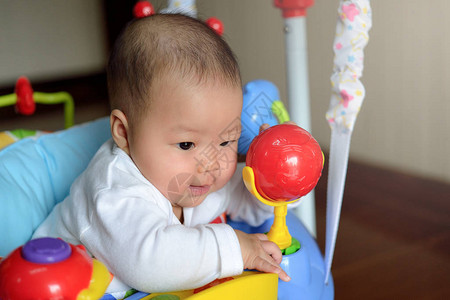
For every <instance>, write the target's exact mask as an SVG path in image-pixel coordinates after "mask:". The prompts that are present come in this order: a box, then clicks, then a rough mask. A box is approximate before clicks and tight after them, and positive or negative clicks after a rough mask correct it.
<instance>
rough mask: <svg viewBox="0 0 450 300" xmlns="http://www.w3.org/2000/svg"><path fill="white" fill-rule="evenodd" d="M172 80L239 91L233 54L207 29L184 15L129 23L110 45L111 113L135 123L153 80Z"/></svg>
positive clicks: (144, 108) (143, 109)
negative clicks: (173, 77)
mask: <svg viewBox="0 0 450 300" xmlns="http://www.w3.org/2000/svg"><path fill="white" fill-rule="evenodd" d="M171 75H177V76H179V77H180V78H182V79H186V80H188V81H189V82H192V83H202V82H206V81H209V80H213V81H214V82H220V83H221V84H224V85H228V86H230V87H234V86H237V87H239V88H240V87H241V77H240V73H239V67H238V63H237V61H236V58H235V56H234V54H233V52H232V51H231V49H230V47H229V46H228V44H227V43H226V42H225V41H224V40H223V39H222V38H221V37H220V36H219V35H217V34H216V33H215V32H214V31H213V30H212V29H211V28H209V27H208V26H207V25H205V24H204V23H203V22H201V21H198V20H196V19H193V18H190V17H187V16H183V15H177V14H166V15H164V14H159V15H158V14H157V15H153V16H150V17H145V18H141V19H135V20H133V21H131V22H130V23H129V24H128V25H127V27H126V28H125V29H124V31H123V32H122V33H121V34H120V36H119V37H118V39H117V41H116V43H115V45H114V48H113V51H112V53H111V56H110V58H109V63H108V69H107V77H108V92H109V98H110V105H111V109H116V108H117V109H120V110H122V111H123V112H124V113H125V115H126V116H127V118H128V119H131V120H139V119H140V118H141V117H142V115H143V114H144V113H145V112H146V111H147V110H148V108H149V106H150V104H151V93H152V87H153V83H154V82H155V80H156V79H158V78H159V79H161V77H163V76H166V77H165V78H164V80H170V76H171Z"/></svg>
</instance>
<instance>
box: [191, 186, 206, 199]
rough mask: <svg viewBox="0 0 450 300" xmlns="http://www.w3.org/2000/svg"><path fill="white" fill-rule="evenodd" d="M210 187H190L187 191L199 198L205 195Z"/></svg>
mask: <svg viewBox="0 0 450 300" xmlns="http://www.w3.org/2000/svg"><path fill="white" fill-rule="evenodd" d="M210 188H211V186H210V185H190V186H189V191H190V193H191V195H192V196H194V197H199V196H203V195H205V194H207V193H208V192H209V190H210Z"/></svg>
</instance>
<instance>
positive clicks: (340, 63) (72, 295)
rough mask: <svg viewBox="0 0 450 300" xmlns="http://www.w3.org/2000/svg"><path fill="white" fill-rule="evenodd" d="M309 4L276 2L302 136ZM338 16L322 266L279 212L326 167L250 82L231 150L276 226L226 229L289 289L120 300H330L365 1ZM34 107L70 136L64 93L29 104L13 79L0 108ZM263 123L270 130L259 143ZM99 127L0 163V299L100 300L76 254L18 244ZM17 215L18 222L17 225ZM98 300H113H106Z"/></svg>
mask: <svg viewBox="0 0 450 300" xmlns="http://www.w3.org/2000/svg"><path fill="white" fill-rule="evenodd" d="M313 2H314V1H313V0H285V1H278V0H274V4H275V6H277V7H279V8H281V9H282V12H283V17H284V18H285V33H286V55H287V69H288V70H287V71H288V81H289V82H288V96H289V99H288V100H289V101H288V102H289V108H290V111H291V116H292V119H293V120H294V121H295V122H296V123H298V124H299V125H300V126H301V127H303V128H305V129H306V130H309V104H308V101H309V100H308V98H309V95H308V84H307V83H308V82H307V68H306V66H307V59H306V47H305V45H306V43H305V41H304V40H305V37H306V34H305V18H304V16H305V14H306V10H307V8H308V7H309V6H311V5H312V4H313ZM162 12H165V13H185V14H187V15H190V16H192V17H196V16H197V11H196V7H195V1H193V0H185V1H175V0H170V1H168V7H167V8H166V9H165V10H164V11H162ZM338 12H339V19H338V25H337V29H336V39H335V43H334V51H335V54H336V55H335V68H334V70H333V76H332V85H333V93H332V99H331V103H330V108H329V110H328V112H327V119H328V122H329V124H330V127H331V128H332V139H331V148H330V167H329V179H328V196H327V202H328V205H327V237H326V253H325V254H326V255H325V262H324V258H323V257H322V254H321V251H320V249H319V248H318V246H317V243H316V241H315V240H314V238H313V237H312V236H311V234H310V233H309V231H308V230H310V227H309V226H305V224H304V223H302V222H301V221H300V220H299V219H298V218H297V217H296V216H295V215H294V214H292V213H291V212H287V208H286V207H287V205H288V204H289V203H291V202H294V201H296V200H298V199H299V198H300V197H303V196H304V195H306V194H308V192H309V191H311V190H312V189H313V188H314V186H315V185H316V183H317V181H318V179H319V177H320V175H321V170H322V167H323V162H324V159H323V155H322V152H321V150H320V147H319V145H318V144H317V142H316V141H315V140H314V139H313V138H312V136H311V135H310V134H309V133H308V132H307V131H306V130H303V129H302V128H300V127H298V126H295V125H276V124H278V123H283V122H285V121H287V120H289V116H288V114H287V112H286V110H285V109H284V107H283V106H282V105H280V103H281V104H282V102H281V101H279V98H280V97H279V94H278V90H277V89H276V87H275V86H274V85H273V84H272V83H270V82H266V81H264V80H255V81H252V82H250V83H249V84H248V85H246V87H245V88H244V109H243V112H242V127H243V134H242V136H241V139H240V143H239V146H241V144H244V143H242V140H245V141H246V145H245V147H244V148H243V149H241V148H240V149H239V152H240V153H241V154H245V153H247V161H246V163H247V166H246V167H245V168H244V171H243V177H244V182H245V185H246V187H247V188H248V189H249V190H250V192H251V193H253V194H254V195H255V196H256V197H257V198H258V199H259V200H260V201H261V202H263V203H265V204H268V205H271V206H274V207H275V209H274V213H275V217H274V219H273V224H272V220H269V221H267V222H265V223H264V224H262V225H261V226H259V227H256V228H255V227H250V226H249V225H248V224H245V223H239V222H233V221H229V222H228V223H229V224H230V225H231V226H232V227H233V228H235V229H239V230H243V231H245V232H248V233H261V232H267V233H268V236H269V239H270V240H272V241H274V242H275V243H277V244H278V245H279V247H280V249H282V250H283V252H284V254H283V259H282V262H281V267H282V268H283V269H284V270H285V271H286V272H287V273H288V275H289V276H290V277H291V278H292V280H291V281H290V282H282V281H280V280H278V278H277V275H276V274H264V273H260V272H254V271H245V272H244V273H243V274H242V275H239V276H233V277H230V278H225V279H219V280H216V281H214V282H212V283H210V284H208V285H206V286H204V287H201V288H199V289H195V290H190V291H182V292H173V293H160V294H146V293H140V292H137V293H135V294H134V295H131V296H130V297H128V298H127V299H131V300H133V299H155V300H157V299H248V298H251V297H253V298H257V299H274V298H276V297H277V298H278V299H297V298H303V299H333V297H334V295H333V294H334V287H333V278H332V276H331V273H330V268H331V262H332V258H333V251H334V244H335V240H336V234H337V229H338V222H339V214H340V206H341V203H342V196H343V188H344V183H345V174H346V168H347V160H348V151H349V144H350V136H351V132H352V130H353V127H354V122H355V119H356V116H357V113H358V112H359V109H360V107H361V104H362V101H363V98H364V87H363V86H362V84H361V82H360V81H359V78H360V77H361V74H362V69H363V49H364V47H365V45H366V44H367V41H368V31H369V29H370V27H371V9H370V1H369V0H341V1H340V4H339V10H338ZM133 13H134V15H135V17H145V16H149V15H151V14H153V13H154V9H153V6H152V5H151V4H150V3H149V2H148V1H138V2H137V5H136V7H135V9H134V11H133ZM206 22H207V24H208V25H209V26H210V27H211V28H213V29H214V30H215V31H216V32H217V33H218V34H219V35H221V34H222V33H223V24H222V22H220V20H218V19H215V18H210V19H208V20H207V21H206ZM35 103H43V104H53V103H64V111H65V119H66V123H65V128H69V127H71V126H72V125H73V100H72V98H71V97H70V95H69V94H67V93H64V92H61V93H53V94H46V93H38V92H33V89H32V88H31V85H30V83H29V81H28V80H27V79H26V78H20V79H19V80H18V82H17V85H16V91H15V93H14V94H11V95H6V96H1V97H0V107H2V106H6V105H16V108H17V110H18V111H19V112H20V113H23V114H32V113H33V112H34V110H35V108H36V106H35ZM262 123H269V124H270V125H271V126H273V127H271V128H269V129H267V130H265V131H263V132H262V133H261V134H260V135H258V132H259V127H260V125H261V124H262ZM108 124H109V120H108V118H103V119H100V120H97V121H94V122H90V123H87V124H83V125H80V126H74V127H72V128H70V129H68V130H63V131H60V132H56V133H49V134H45V135H43V136H41V137H35V139H23V140H21V141H19V142H17V143H14V144H13V145H11V146H9V147H7V148H6V149H3V150H2V151H0V173H1V175H2V176H0V186H4V187H7V188H5V189H3V190H2V193H1V196H0V197H1V200H2V205H3V209H2V210H0V225H1V226H0V239H1V243H0V255H7V254H8V253H10V254H9V255H8V256H7V257H6V258H4V259H3V260H1V258H0V299H2V300H7V299H19V300H20V299H35V298H42V299H50V298H58V297H59V298H61V297H63V298H65V299H98V298H99V297H101V295H102V293H103V291H104V290H105V289H106V286H107V285H108V284H109V282H110V280H111V275H110V274H109V272H108V271H107V270H106V268H105V267H104V266H103V265H102V264H101V263H100V262H98V261H96V260H95V259H92V258H90V256H89V255H88V254H87V253H86V251H85V250H84V248H83V247H80V246H73V245H70V244H67V243H65V242H63V241H62V240H58V239H50V238H44V239H37V240H32V241H28V240H29V238H30V236H31V233H32V232H33V230H34V229H36V227H37V226H38V225H39V223H40V222H42V221H43V219H44V218H45V216H46V215H47V214H48V213H49V211H50V210H51V209H52V207H53V206H54V205H55V204H56V203H58V202H60V201H62V200H63V199H64V197H65V196H66V195H67V194H68V190H69V187H70V185H71V183H72V182H73V181H74V179H75V178H76V177H77V176H78V175H79V174H80V173H81V172H82V170H83V169H84V168H85V167H86V166H87V164H88V162H89V160H90V158H91V157H92V156H93V155H94V153H95V151H96V150H97V149H98V148H99V146H100V145H101V144H102V143H103V142H104V141H106V140H107V139H109V138H110V137H111V136H110V132H109V127H108ZM304 124H305V125H304ZM255 137H256V138H255ZM253 139H254V141H253V143H252V144H251V146H250V148H249V145H250V141H252V140H253ZM0 142H1V141H0ZM80 145H83V147H80ZM0 148H1V145H0ZM24 153H25V154H24ZM21 168H22V169H21ZM23 173H26V174H27V176H25V177H24V176H23ZM5 174H7V175H5ZM4 175H5V176H4ZM305 198H306V197H303V199H305ZM27 201H28V202H27ZM303 201H305V200H303ZM24 207H26V208H27V209H23V208H24ZM21 209H22V210H23V213H20V214H19V213H18V211H21ZM17 219H18V220H20V222H19V223H18V222H17ZM305 223H308V222H305ZM12 226H14V227H12ZM288 227H289V230H288ZM12 229H13V230H12ZM27 241H28V242H27ZM24 243H26V244H25V245H24V246H20V247H18V245H22V244H24ZM16 247H18V248H16ZM13 249H16V250H14V251H12V250H13ZM11 251H12V252H11ZM30 287H31V288H30ZM52 293H53V294H52ZM57 293H60V294H57ZM124 296H129V295H128V294H127V295H124ZM122 298H123V296H122ZM122 298H120V299H122ZM101 299H104V300H107V299H108V300H109V299H119V298H115V297H113V296H112V295H109V294H105V295H104V296H103V297H102V298H101Z"/></svg>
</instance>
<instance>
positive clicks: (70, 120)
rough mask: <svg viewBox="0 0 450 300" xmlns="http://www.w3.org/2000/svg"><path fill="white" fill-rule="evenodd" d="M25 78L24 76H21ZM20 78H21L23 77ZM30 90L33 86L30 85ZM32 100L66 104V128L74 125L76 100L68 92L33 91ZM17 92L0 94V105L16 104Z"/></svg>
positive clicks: (41, 102)
mask: <svg viewBox="0 0 450 300" xmlns="http://www.w3.org/2000/svg"><path fill="white" fill-rule="evenodd" d="M21 78H23V77H21ZM21 78H19V80H20V79H21ZM29 91H32V90H31V87H29ZM31 98H32V99H31V101H34V103H38V104H45V105H53V104H64V128H66V129H67V128H69V127H72V126H73V124H74V102H73V98H72V96H71V95H70V94H69V93H67V92H56V93H41V92H32V97H31ZM17 100H18V95H17V93H13V94H8V95H4V96H0V107H6V106H11V105H16V104H17Z"/></svg>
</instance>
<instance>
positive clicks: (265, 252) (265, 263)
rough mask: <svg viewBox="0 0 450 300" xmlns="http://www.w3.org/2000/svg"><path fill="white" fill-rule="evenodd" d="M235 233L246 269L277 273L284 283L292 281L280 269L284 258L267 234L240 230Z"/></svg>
mask: <svg viewBox="0 0 450 300" xmlns="http://www.w3.org/2000/svg"><path fill="white" fill-rule="evenodd" d="M235 232H236V235H237V237H238V239H239V244H240V246H241V253H242V260H243V261H244V268H245V269H256V270H258V271H261V272H267V273H276V274H278V276H279V277H280V279H281V280H283V281H289V280H291V278H290V277H289V276H288V275H287V274H286V272H285V271H284V270H283V269H282V268H281V267H280V263H281V259H282V258H283V256H282V254H281V251H280V248H278V246H277V245H276V244H275V243H272V242H271V241H269V240H268V238H267V236H266V235H265V234H262V233H256V234H247V233H244V232H242V231H240V230H235Z"/></svg>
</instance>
